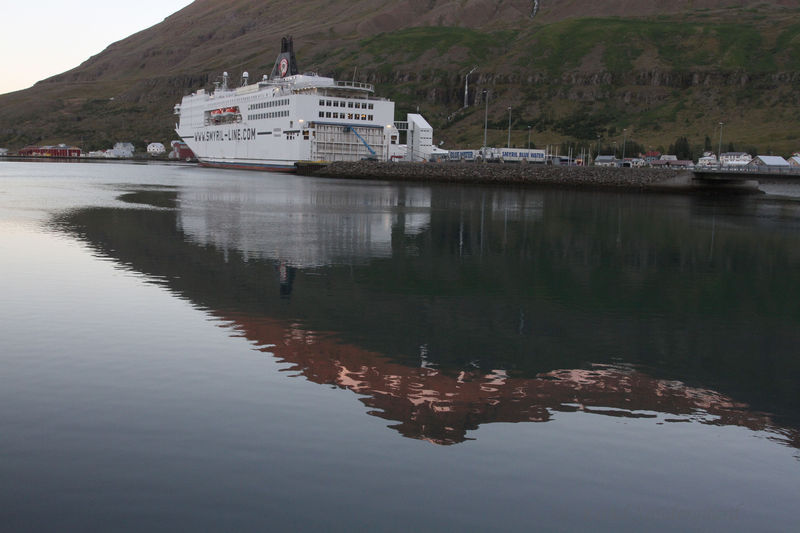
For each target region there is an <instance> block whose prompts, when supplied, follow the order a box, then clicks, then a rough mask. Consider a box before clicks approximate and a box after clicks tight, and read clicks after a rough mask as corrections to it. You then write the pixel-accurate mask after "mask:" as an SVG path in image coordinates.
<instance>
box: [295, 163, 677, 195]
mask: <svg viewBox="0 0 800 533" xmlns="http://www.w3.org/2000/svg"><path fill="white" fill-rule="evenodd" d="M300 171H301V173H306V174H310V175H312V176H319V177H330V178H351V179H373V180H389V181H415V182H440V183H470V184H492V185H538V186H553V187H576V188H581V189H584V188H599V189H628V190H664V189H669V190H674V189H675V188H690V187H692V174H691V173H689V172H680V171H675V170H665V169H653V168H641V169H640V168H606V167H565V166H544V165H534V164H524V163H523V164H503V163H382V162H375V161H357V162H343V161H337V162H333V163H330V164H328V165H326V166H321V167H317V168H309V169H303V168H301V169H300Z"/></svg>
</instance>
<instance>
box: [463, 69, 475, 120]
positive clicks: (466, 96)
mask: <svg viewBox="0 0 800 533" xmlns="http://www.w3.org/2000/svg"><path fill="white" fill-rule="evenodd" d="M477 69H478V67H477V65H476V66H474V67H472V70H470V71H469V72H467V75H466V76H464V109H466V108H468V107H469V75H470V74H472V73H473V72H475V71H476V70H477Z"/></svg>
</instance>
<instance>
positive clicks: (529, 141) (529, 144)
mask: <svg viewBox="0 0 800 533" xmlns="http://www.w3.org/2000/svg"><path fill="white" fill-rule="evenodd" d="M530 149H531V127H530V126H528V150H530Z"/></svg>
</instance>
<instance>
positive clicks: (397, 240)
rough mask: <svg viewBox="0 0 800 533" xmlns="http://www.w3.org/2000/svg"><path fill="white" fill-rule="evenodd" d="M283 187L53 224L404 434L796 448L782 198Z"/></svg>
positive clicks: (790, 228) (788, 229)
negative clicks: (615, 433)
mask: <svg viewBox="0 0 800 533" xmlns="http://www.w3.org/2000/svg"><path fill="white" fill-rule="evenodd" d="M304 183H308V182H305V181H302V180H300V181H298V182H297V184H296V185H295V187H296V188H295V189H293V190H290V191H283V192H282V193H280V194H275V193H274V192H269V191H267V192H264V193H263V194H257V193H253V192H252V191H235V190H234V191H231V190H227V189H213V188H211V189H203V188H184V189H178V190H171V189H163V190H160V191H158V190H147V191H132V192H129V193H128V194H126V195H125V196H124V197H123V199H125V200H126V201H128V202H132V203H137V204H149V205H157V206H158V207H159V208H160V209H158V210H146V209H129V210H126V209H114V208H94V209H84V210H78V211H73V212H69V213H67V214H65V215H63V216H61V217H59V218H58V220H56V224H57V225H58V227H60V228H63V229H66V230H67V231H69V232H70V233H72V234H75V235H79V236H80V237H81V238H83V239H84V240H85V241H86V242H88V243H89V244H90V245H91V246H93V247H94V248H95V249H96V250H97V251H98V252H99V253H101V254H103V255H105V256H108V257H111V258H113V259H115V260H116V261H118V262H120V263H122V264H125V265H128V266H129V267H130V268H132V269H134V270H136V271H138V272H141V273H144V274H146V275H147V276H149V277H151V278H152V279H154V280H157V282H158V283H162V284H163V285H165V286H166V287H168V288H169V289H170V290H171V291H173V292H175V293H177V294H179V295H181V296H182V297H185V298H187V299H189V300H190V301H192V302H194V304H195V305H197V306H199V307H202V308H204V309H207V310H208V311H209V312H210V313H212V314H213V315H214V316H217V317H219V318H220V319H222V320H224V321H226V322H229V323H230V324H231V327H232V328H233V329H234V330H235V331H237V332H238V334H241V335H244V336H246V337H247V338H248V339H250V340H251V341H252V342H253V343H254V344H256V345H257V346H259V347H261V349H263V350H264V351H267V352H269V353H272V354H274V355H275V357H277V358H279V359H281V360H283V361H286V362H288V363H290V364H291V365H292V369H293V370H294V371H295V372H296V374H297V375H302V376H303V377H305V378H306V379H308V380H310V381H312V382H316V383H320V384H332V385H336V386H338V387H343V388H347V389H349V390H352V391H353V392H354V393H357V394H359V395H362V396H363V397H362V401H363V402H364V404H366V405H367V406H368V407H369V408H370V409H371V410H370V413H371V414H373V415H376V416H380V417H382V418H385V419H387V420H390V421H392V424H391V427H393V428H395V429H396V430H397V431H398V432H400V433H401V434H402V435H404V436H407V437H413V438H418V439H427V440H430V441H432V442H435V443H439V444H454V443H459V442H462V441H464V440H466V439H468V438H476V437H478V438H479V436H480V434H479V433H477V434H470V433H469V432H470V431H472V430H475V429H477V428H478V427H479V426H480V425H481V424H486V423H490V422H544V421H548V420H550V419H551V418H552V417H553V416H556V414H557V413H559V412H566V411H575V410H582V411H584V412H587V413H595V414H598V415H604V416H618V417H635V418H652V419H653V422H654V423H659V424H660V423H676V422H687V423H699V424H713V425H737V426H742V427H746V428H749V429H751V430H753V431H758V432H762V431H763V432H765V433H764V434H765V435H771V436H772V437H774V438H776V439H778V440H780V441H781V442H784V443H785V444H788V445H790V446H793V447H795V448H797V447H798V427H800V422H799V420H798V415H797V413H798V412H800V409H798V408H800V400H799V399H798V396H797V394H796V391H797V390H800V363H799V362H798V361H797V358H796V347H797V346H799V345H800V333H799V332H798V328H797V324H798V319H799V318H800V298H798V296H799V295H800V269H798V266H800V246H798V244H800V243H798V235H800V233H798V231H797V230H798V229H800V223H798V222H799V221H800V217H798V207H797V205H796V204H793V203H780V202H777V203H772V202H770V201H763V200H753V199H729V200H724V201H711V200H708V199H703V198H683V197H681V198H679V197H675V198H672V197H657V198H656V197H649V196H636V195H631V196H628V195H619V196H617V195H596V194H592V195H583V194H578V193H574V192H546V193H541V192H532V191H507V190H506V191H503V190H495V189H481V188H458V189H453V188H437V187H433V188H417V187H383V186H380V185H367V186H363V187H357V186H353V185H352V184H347V185H346V186H345V185H343V184H341V183H337V182H331V183H326V184H324V185H316V186H314V187H310V188H308V189H304V188H303V187H304V186H303V184H304ZM145 192H146V194H145ZM153 195H156V196H157V198H154V197H153ZM172 205H174V206H175V207H174V208H171V207H170V206H172Z"/></svg>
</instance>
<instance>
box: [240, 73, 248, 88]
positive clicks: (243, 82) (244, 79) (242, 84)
mask: <svg viewBox="0 0 800 533" xmlns="http://www.w3.org/2000/svg"><path fill="white" fill-rule="evenodd" d="M249 82H250V73H249V72H247V71H246V70H245V71H244V72H243V73H242V82H241V84H240V86H241V87H245V86H246V85H247V84H248V83H249Z"/></svg>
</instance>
